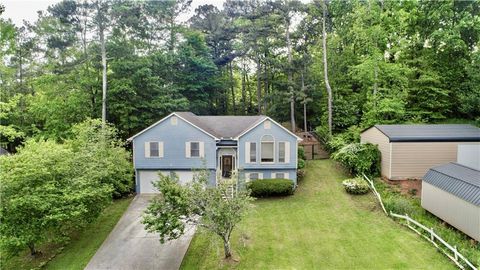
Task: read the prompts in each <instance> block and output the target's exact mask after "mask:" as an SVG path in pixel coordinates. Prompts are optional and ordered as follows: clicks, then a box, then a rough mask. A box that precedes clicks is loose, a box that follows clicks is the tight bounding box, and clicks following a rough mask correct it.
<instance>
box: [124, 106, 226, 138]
mask: <svg viewBox="0 0 480 270" xmlns="http://www.w3.org/2000/svg"><path fill="white" fill-rule="evenodd" d="M173 115H175V116H176V117H178V118H180V119H182V120H183V121H185V122H187V123H188V124H190V125H191V126H193V127H194V128H196V129H198V130H200V131H202V132H203V133H205V134H207V135H208V136H210V137H212V138H213V139H214V140H220V139H218V138H217V137H215V136H213V135H212V134H210V133H208V132H206V131H205V130H203V129H201V128H200V127H198V126H196V125H195V124H193V123H192V122H190V121H188V120H186V119H185V118H183V117H181V116H179V115H178V114H176V113H174V112H173V113H171V114H169V115H167V116H165V117H164V118H162V119H160V120H158V121H157V122H155V123H153V124H152V125H150V126H148V127H147V128H145V129H144V130H142V131H140V132H138V133H137V134H135V135H133V136H132V137H130V138H128V139H127V141H129V142H130V141H132V140H133V139H135V138H136V137H138V136H139V135H140V134H143V133H144V132H146V131H147V130H149V129H151V128H153V127H155V126H156V125H158V124H160V123H161V122H163V121H165V120H167V119H168V118H170V117H171V116H173Z"/></svg>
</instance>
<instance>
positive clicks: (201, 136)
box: [133, 116, 216, 169]
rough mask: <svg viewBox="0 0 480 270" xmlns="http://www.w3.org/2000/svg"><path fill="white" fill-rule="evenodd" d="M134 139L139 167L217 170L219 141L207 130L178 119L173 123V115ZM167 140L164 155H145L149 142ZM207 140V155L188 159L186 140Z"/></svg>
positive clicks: (136, 164)
mask: <svg viewBox="0 0 480 270" xmlns="http://www.w3.org/2000/svg"><path fill="white" fill-rule="evenodd" d="M171 117H172V116H170V117H169V118H167V119H165V120H164V121H162V122H161V123H159V124H157V125H156V126H154V127H152V128H150V129H149V130H147V131H145V132H144V133H142V134H140V135H138V137H135V138H134V139H133V149H134V160H135V162H134V164H135V169H195V168H196V169H202V168H207V169H214V168H215V162H216V159H215V155H216V153H215V149H216V145H215V140H214V139H213V138H212V137H211V136H209V135H207V134H206V133H205V132H203V131H201V130H199V129H197V128H196V127H194V126H192V125H190V124H189V123H187V122H185V121H183V120H182V119H181V118H178V121H177V125H172V124H171V121H170V118H171ZM150 141H161V142H163V158H156V157H145V142H150ZM188 141H196V142H197V141H202V142H204V150H205V157H204V158H187V157H186V155H185V142H188Z"/></svg>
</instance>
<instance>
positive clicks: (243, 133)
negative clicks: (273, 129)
mask: <svg viewBox="0 0 480 270" xmlns="http://www.w3.org/2000/svg"><path fill="white" fill-rule="evenodd" d="M266 120H270V121H271V122H273V123H274V124H276V125H277V126H279V127H280V128H282V129H283V130H285V131H286V132H288V133H289V134H290V135H292V136H293V137H295V138H297V141H301V140H302V138H300V137H298V136H297V135H295V134H294V133H293V132H291V131H290V130H288V129H286V128H285V127H284V126H282V125H280V124H279V123H277V122H276V121H275V120H273V119H272V118H270V117H268V116H265V118H263V119H262V120H261V121H259V122H258V123H256V124H255V125H253V126H251V127H250V128H248V129H246V130H244V131H243V132H242V133H240V135H238V136H237V137H235V138H234V139H235V140H238V139H239V138H240V137H242V136H243V135H245V134H247V133H248V132H250V131H251V130H252V129H254V128H256V127H258V126H259V125H260V124H262V123H263V122H265V121H266Z"/></svg>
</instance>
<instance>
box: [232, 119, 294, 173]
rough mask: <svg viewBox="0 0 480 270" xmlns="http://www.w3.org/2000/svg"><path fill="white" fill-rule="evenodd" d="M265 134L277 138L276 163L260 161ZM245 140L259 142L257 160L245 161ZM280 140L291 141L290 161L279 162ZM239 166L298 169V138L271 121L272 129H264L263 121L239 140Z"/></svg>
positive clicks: (244, 167) (245, 167)
mask: <svg viewBox="0 0 480 270" xmlns="http://www.w3.org/2000/svg"><path fill="white" fill-rule="evenodd" d="M263 135H272V136H273V138H274V139H275V163H273V164H262V163H260V153H261V150H260V147H261V146H260V142H261V139H262V136H263ZM245 142H256V143H257V162H256V163H245ZM278 142H290V162H289V163H278ZM238 149H239V151H238V161H239V164H238V167H239V168H240V169H296V168H297V139H296V138H295V137H293V136H292V135H291V134H289V133H288V132H286V131H285V130H283V129H282V128H280V127H279V126H277V125H276V124H275V123H273V122H272V123H271V125H270V129H264V125H263V123H261V124H260V125H258V126H256V127H255V128H254V129H252V130H250V131H249V132H248V133H246V134H244V135H243V136H242V137H240V139H239V141H238Z"/></svg>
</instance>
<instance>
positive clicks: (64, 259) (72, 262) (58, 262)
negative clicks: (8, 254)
mask: <svg viewBox="0 0 480 270" xmlns="http://www.w3.org/2000/svg"><path fill="white" fill-rule="evenodd" d="M132 199H133V197H130V198H126V199H119V200H115V201H114V202H113V203H112V204H111V205H110V206H108V207H107V208H106V209H105V210H104V211H103V213H102V214H101V215H100V216H99V217H98V219H97V220H95V222H93V223H92V224H90V225H89V226H87V227H86V228H85V229H84V230H82V231H81V232H79V233H77V234H75V235H73V236H72V239H71V241H70V243H69V244H68V245H66V246H65V247H64V249H63V250H62V251H61V252H60V253H59V254H58V255H56V256H55V257H54V258H53V259H52V260H51V261H50V262H49V263H48V264H47V265H45V267H44V268H42V269H62V270H74V269H79V270H81V269H83V268H84V267H85V266H86V265H87V263H88V262H89V261H90V258H92V256H93V255H94V254H95V252H96V251H97V249H98V248H99V247H100V245H101V244H102V243H103V240H105V238H107V236H108V234H109V233H110V231H111V230H112V229H113V227H114V226H115V224H117V221H118V220H119V219H120V217H121V216H122V214H123V212H125V210H126V209H127V207H128V206H129V205H130V202H131V201H132ZM58 248H59V247H58V246H56V245H47V246H46V245H43V246H40V249H41V251H42V253H43V254H42V256H41V257H39V258H35V259H32V257H30V256H29V255H28V254H27V252H25V253H22V254H20V256H17V257H14V258H11V259H10V260H9V261H7V262H5V265H3V266H2V269H15V270H16V269H32V268H37V267H39V266H40V264H42V262H44V261H46V260H47V258H49V257H50V256H52V255H53V254H55V252H56V251H57V249H58Z"/></svg>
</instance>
